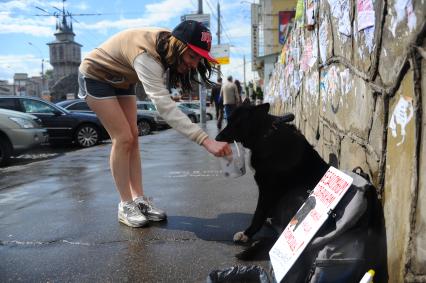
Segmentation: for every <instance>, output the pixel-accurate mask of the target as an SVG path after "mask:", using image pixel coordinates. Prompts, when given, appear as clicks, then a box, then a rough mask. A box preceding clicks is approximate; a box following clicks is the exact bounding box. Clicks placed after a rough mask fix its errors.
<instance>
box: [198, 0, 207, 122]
mask: <svg viewBox="0 0 426 283" xmlns="http://www.w3.org/2000/svg"><path fill="white" fill-rule="evenodd" d="M202 13H203V0H198V14H202ZM198 81H200V82H201V84H199V85H198V96H199V98H200V124H205V123H206V120H207V119H206V99H207V97H206V96H207V91H206V86H205V85H204V83H202V81H201V76H200V74H198Z"/></svg>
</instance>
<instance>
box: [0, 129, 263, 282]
mask: <svg viewBox="0 0 426 283" xmlns="http://www.w3.org/2000/svg"><path fill="white" fill-rule="evenodd" d="M207 130H208V132H210V133H211V136H215V135H216V133H217V130H216V129H215V125H214V121H210V122H208V123H207ZM139 141H140V147H141V153H142V160H143V161H142V164H143V176H144V179H143V182H144V188H145V192H146V194H147V195H148V196H152V197H153V198H154V202H155V204H156V205H157V206H159V207H161V208H163V209H165V210H166V211H167V213H168V216H169V217H168V221H167V222H163V223H155V224H152V225H150V227H147V228H137V229H135V228H129V227H127V226H124V225H122V224H120V223H118V221H117V204H118V201H119V199H118V194H117V193H116V191H115V189H114V185H113V181H112V177H111V175H110V172H109V166H108V156H109V150H110V146H111V145H110V144H109V143H106V144H102V145H99V146H96V147H93V148H88V149H82V150H73V151H66V152H65V151H64V152H60V153H58V154H57V156H50V157H48V158H46V159H45V160H42V161H37V162H22V163H20V164H19V163H18V164H14V165H13V166H10V167H6V168H1V169H0V282H9V281H11V282H17V281H23V282H205V280H206V277H207V275H208V274H209V273H210V272H211V271H212V270H215V269H224V268H228V267H231V266H235V265H252V264H256V265H260V266H263V267H267V262H266V261H259V262H248V263H247V262H241V261H239V260H237V259H236V258H235V257H234V255H235V254H236V253H238V252H239V251H241V250H242V249H243V247H241V246H238V245H235V244H234V243H233V242H232V236H233V234H234V233H235V232H237V231H241V230H244V229H245V228H246V227H247V226H248V224H249V222H250V220H251V216H252V213H253V211H254V209H255V204H256V199H257V189H256V185H255V184H254V180H253V176H252V173H251V171H250V170H249V169H248V170H247V174H246V175H245V176H243V177H240V178H236V179H227V178H225V177H223V176H222V174H221V171H220V166H219V162H218V159H217V158H215V157H213V156H212V155H209V154H208V153H207V152H206V151H204V149H203V148H202V147H200V146H198V145H196V144H195V143H192V142H190V141H188V140H187V139H185V138H184V137H182V136H181V135H180V134H179V133H177V132H176V131H174V130H166V131H162V132H158V133H156V134H154V135H149V136H144V137H140V139H139Z"/></svg>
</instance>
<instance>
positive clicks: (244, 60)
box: [243, 55, 246, 90]
mask: <svg viewBox="0 0 426 283" xmlns="http://www.w3.org/2000/svg"><path fill="white" fill-rule="evenodd" d="M243 63H244V90H245V88H246V55H243Z"/></svg>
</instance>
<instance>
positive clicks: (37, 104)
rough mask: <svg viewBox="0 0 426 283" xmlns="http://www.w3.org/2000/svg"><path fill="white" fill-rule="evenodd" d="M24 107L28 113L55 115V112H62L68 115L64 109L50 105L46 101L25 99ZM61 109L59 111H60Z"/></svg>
mask: <svg viewBox="0 0 426 283" xmlns="http://www.w3.org/2000/svg"><path fill="white" fill-rule="evenodd" d="M22 105H23V107H24V109H25V112H26V113H54V112H55V111H58V110H59V111H62V112H65V113H68V111H67V110H65V109H64V108H62V107H60V106H57V105H50V104H48V103H46V102H44V101H39V100H33V99H23V100H22ZM58 108H59V109H58Z"/></svg>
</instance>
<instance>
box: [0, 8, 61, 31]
mask: <svg viewBox="0 0 426 283" xmlns="http://www.w3.org/2000/svg"><path fill="white" fill-rule="evenodd" d="M0 9H1V8H0ZM54 26H55V19H54V18H53V17H49V18H37V19H32V18H27V17H23V16H19V17H12V16H11V12H6V13H2V14H0V34H1V33H24V34H30V35H33V36H51V35H52V33H53V28H52V27H54Z"/></svg>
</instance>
